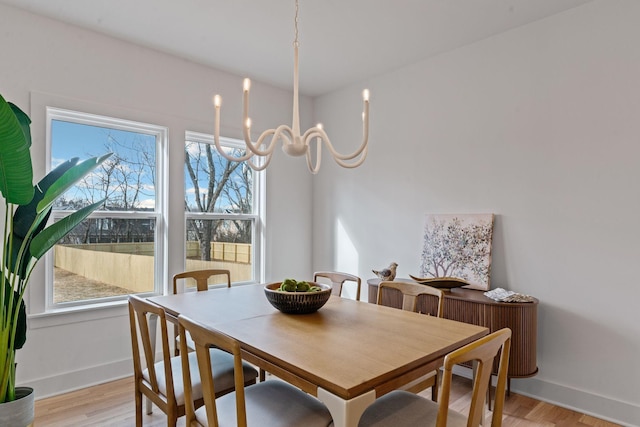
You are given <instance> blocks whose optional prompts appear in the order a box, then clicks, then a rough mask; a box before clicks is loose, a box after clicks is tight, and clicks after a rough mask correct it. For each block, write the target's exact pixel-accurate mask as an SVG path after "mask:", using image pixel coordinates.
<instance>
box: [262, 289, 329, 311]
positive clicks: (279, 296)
mask: <svg viewBox="0 0 640 427" xmlns="http://www.w3.org/2000/svg"><path fill="white" fill-rule="evenodd" d="M281 283H282V282H277V283H270V284H268V285H266V286H265V287H264V293H265V295H266V296H267V300H268V301H269V302H270V303H271V305H272V306H274V307H275V308H277V309H278V310H280V311H281V312H283V313H288V314H308V313H313V312H315V311H318V309H319V308H320V307H322V306H323V305H325V304H326V302H327V301H329V297H330V296H331V286H330V285H326V284H324V283H314V282H309V284H310V285H312V286H318V287H320V288H322V290H321V291H317V292H284V291H279V290H278V289H279V288H280V285H281Z"/></svg>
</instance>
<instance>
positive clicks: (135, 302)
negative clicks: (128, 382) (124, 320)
mask: <svg viewBox="0 0 640 427" xmlns="http://www.w3.org/2000/svg"><path fill="white" fill-rule="evenodd" d="M151 316H157V322H158V324H159V326H160V336H161V344H162V355H163V360H164V378H165V379H166V385H165V387H166V396H165V397H166V401H167V402H175V400H176V399H175V391H174V387H173V373H172V371H171V355H170V348H169V335H168V333H167V321H166V317H165V313H164V310H163V309H162V307H160V306H159V305H157V304H154V303H152V302H151V301H148V300H146V299H143V298H140V297H138V296H136V295H129V323H130V326H131V347H132V350H133V370H134V377H135V380H136V382H145V383H146V382H148V384H147V387H148V388H149V389H150V390H151V391H153V393H155V394H157V396H158V397H159V398H160V396H162V393H161V391H160V384H159V383H158V378H157V375H156V370H155V369H154V358H155V354H154V353H155V345H153V344H152V342H153V341H152V339H153V340H155V333H156V329H155V328H150V327H149V321H150V317H151ZM152 335H153V337H152ZM140 343H141V344H142V349H141V348H140ZM144 369H147V376H148V379H144V378H143V371H144ZM161 400H163V401H164V400H165V399H161ZM156 403H157V402H156Z"/></svg>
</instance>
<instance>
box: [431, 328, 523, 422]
mask: <svg viewBox="0 0 640 427" xmlns="http://www.w3.org/2000/svg"><path fill="white" fill-rule="evenodd" d="M510 351H511V329H509V328H504V329H500V330H499V331H496V332H494V333H492V334H489V335H487V336H486V337H483V338H480V339H479V340H476V341H474V342H472V343H470V344H467V345H466V346H464V347H461V348H459V349H457V350H454V351H452V352H451V353H449V354H448V355H447V356H446V357H445V358H444V374H443V377H442V386H441V393H440V397H439V399H438V402H439V405H440V406H439V408H438V419H437V422H436V427H444V426H446V425H447V415H448V407H449V393H450V391H451V377H452V368H453V366H454V365H457V364H460V363H465V362H471V361H475V362H477V365H476V367H475V379H474V382H473V393H472V395H471V408H470V409H469V417H468V421H467V427H477V426H479V425H480V423H481V419H482V417H483V415H484V403H485V399H486V397H487V390H488V387H489V383H490V382H491V372H492V370H493V362H494V359H495V357H496V356H497V354H498V352H500V364H499V367H498V382H497V385H496V398H495V403H494V407H493V416H492V419H491V426H492V427H500V426H501V425H502V411H503V408H504V395H505V390H506V384H507V371H508V368H509V352H510Z"/></svg>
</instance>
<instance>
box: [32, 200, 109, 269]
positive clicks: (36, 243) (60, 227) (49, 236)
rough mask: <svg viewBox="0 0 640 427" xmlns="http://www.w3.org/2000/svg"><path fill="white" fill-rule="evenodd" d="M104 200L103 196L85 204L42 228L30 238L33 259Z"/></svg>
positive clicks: (45, 250)
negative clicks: (98, 199) (97, 200)
mask: <svg viewBox="0 0 640 427" xmlns="http://www.w3.org/2000/svg"><path fill="white" fill-rule="evenodd" d="M105 200H107V199H106V198H104V199H102V200H100V201H99V202H96V203H94V204H92V205H89V206H85V207H84V208H82V209H79V210H77V211H75V212H74V213H72V214H71V215H69V216H67V217H64V218H62V219H61V220H60V221H57V222H55V223H53V224H51V225H50V226H49V227H47V228H45V229H44V230H42V231H41V232H40V233H39V234H38V235H37V236H35V237H34V238H33V240H31V245H30V246H29V251H30V252H31V256H32V257H34V258H35V259H40V258H41V257H42V255H44V254H45V253H46V252H47V251H48V250H49V249H51V248H52V247H53V245H55V244H56V243H57V242H58V241H59V240H60V239H62V238H63V237H64V236H66V235H67V234H68V233H69V232H70V231H71V230H73V229H74V228H75V226H77V225H78V224H80V223H81V222H82V221H84V220H85V219H86V218H87V217H88V216H89V215H90V214H91V212H93V211H94V210H96V209H97V208H99V207H100V206H101V205H102V204H103V203H104V202H105Z"/></svg>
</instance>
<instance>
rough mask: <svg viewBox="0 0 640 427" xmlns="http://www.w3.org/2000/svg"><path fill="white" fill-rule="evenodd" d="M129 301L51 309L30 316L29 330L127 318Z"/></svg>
mask: <svg viewBox="0 0 640 427" xmlns="http://www.w3.org/2000/svg"><path fill="white" fill-rule="evenodd" d="M127 315H128V311H127V300H126V299H125V300H119V301H110V302H104V303H97V304H91V305H81V306H75V307H65V308H55V309H49V310H47V311H45V312H43V313H34V314H30V315H28V317H27V318H28V322H29V323H28V325H29V329H40V328H49V327H54V326H60V325H67V324H71V323H80V322H86V321H92V320H99V319H107V318H111V317H122V316H127Z"/></svg>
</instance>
